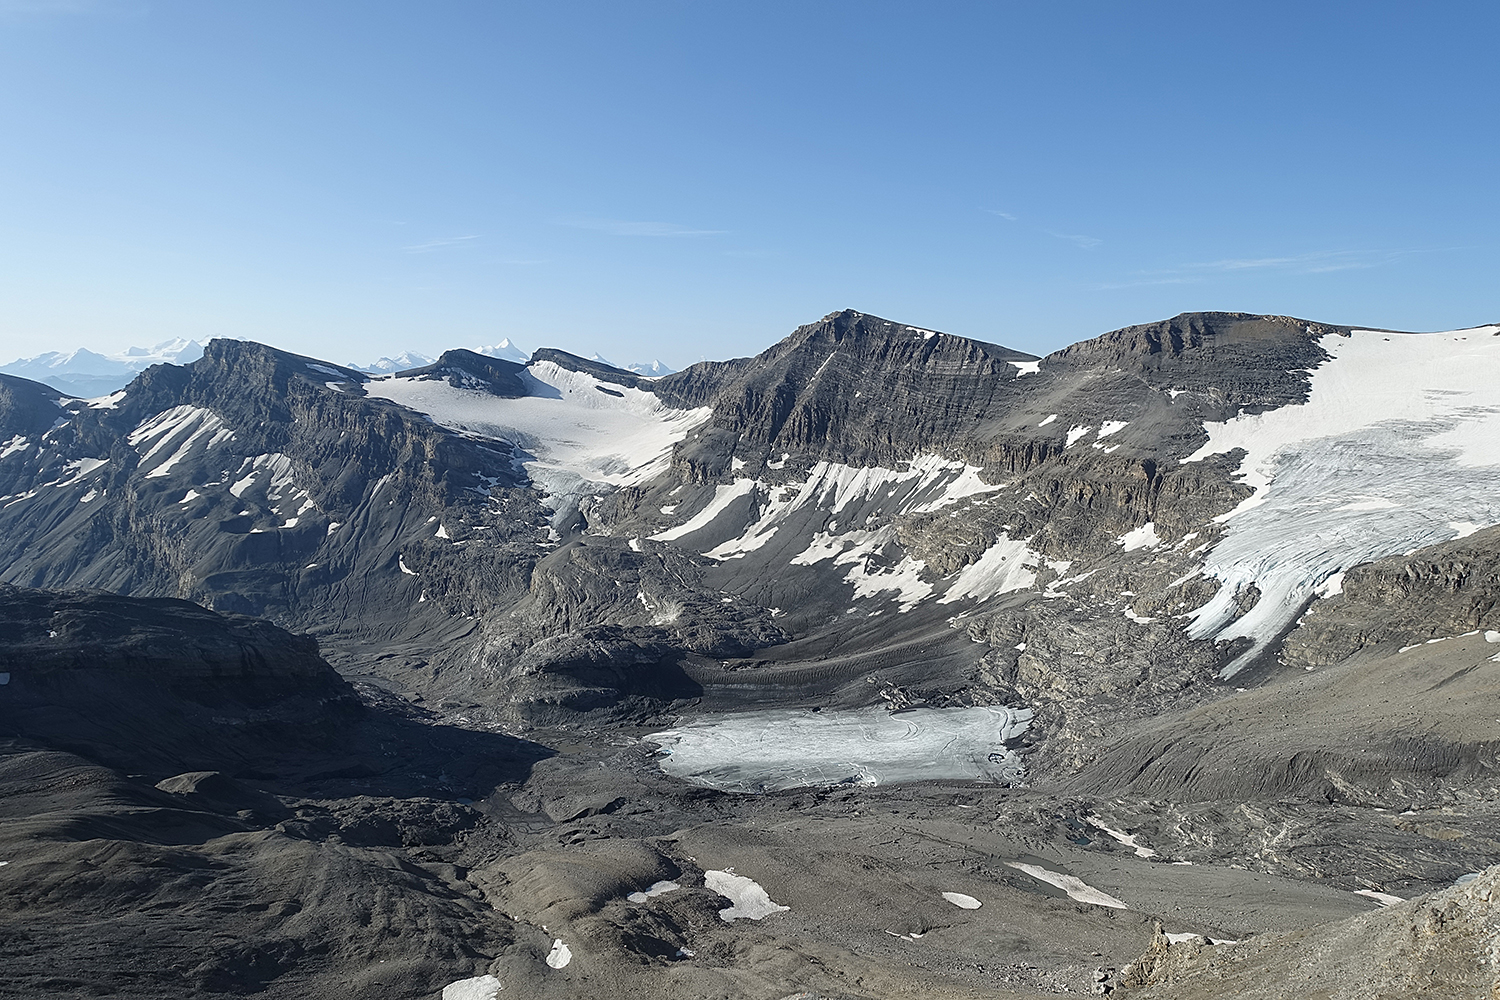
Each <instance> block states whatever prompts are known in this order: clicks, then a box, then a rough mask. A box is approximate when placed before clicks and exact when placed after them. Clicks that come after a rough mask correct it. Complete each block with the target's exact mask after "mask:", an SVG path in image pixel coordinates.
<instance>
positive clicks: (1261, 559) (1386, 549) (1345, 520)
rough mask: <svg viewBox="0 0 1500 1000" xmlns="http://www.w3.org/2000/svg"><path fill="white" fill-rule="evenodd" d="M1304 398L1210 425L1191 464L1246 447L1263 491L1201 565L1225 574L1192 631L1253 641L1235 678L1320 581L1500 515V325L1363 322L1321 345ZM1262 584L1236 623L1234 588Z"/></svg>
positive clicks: (1249, 471)
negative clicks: (1321, 358) (1380, 327)
mask: <svg viewBox="0 0 1500 1000" xmlns="http://www.w3.org/2000/svg"><path fill="white" fill-rule="evenodd" d="M1320 344H1321V346H1322V347H1323V349H1324V350H1325V351H1326V352H1327V353H1328V354H1329V355H1330V360H1328V361H1326V362H1324V363H1323V364H1322V365H1320V366H1319V367H1318V368H1317V369H1315V370H1314V372H1313V377H1312V387H1311V392H1310V394H1309V397H1308V400H1307V402H1306V403H1303V404H1300V405H1295V406H1286V407H1282V408H1280V409H1277V410H1270V411H1267V412H1265V413H1259V414H1242V415H1240V416H1237V417H1234V418H1233V419H1231V420H1228V421H1224V422H1223V423H1213V424H1209V425H1208V426H1207V428H1206V429H1207V430H1208V432H1209V442H1208V444H1206V445H1204V446H1203V447H1202V448H1200V449H1199V450H1198V451H1197V452H1195V453H1194V454H1192V455H1190V456H1188V458H1186V459H1184V460H1183V461H1184V462H1192V461H1197V460H1200V459H1203V458H1206V457H1207V456H1209V455H1214V454H1221V453H1225V452H1229V451H1232V450H1235V449H1244V450H1245V457H1244V459H1243V461H1242V462H1241V464H1240V473H1241V476H1242V477H1243V478H1242V481H1243V482H1245V483H1247V484H1248V485H1250V486H1252V487H1254V490H1255V492H1254V493H1253V494H1252V495H1251V496H1250V497H1248V498H1247V499H1246V500H1245V501H1244V502H1243V503H1241V504H1240V505H1239V506H1238V507H1236V508H1235V509H1234V510H1233V511H1231V512H1229V513H1228V514H1226V515H1223V516H1222V517H1221V518H1220V520H1221V521H1222V522H1224V523H1225V535H1224V538H1223V539H1222V540H1221V541H1220V542H1219V543H1218V544H1217V545H1216V546H1215V547H1214V548H1213V550H1212V551H1211V552H1210V553H1209V554H1208V558H1207V561H1206V563H1205V565H1204V567H1203V572H1204V573H1205V574H1207V575H1209V576H1212V577H1214V578H1216V579H1217V580H1219V581H1220V587H1219V590H1218V592H1217V593H1216V594H1215V596H1214V597H1213V598H1212V599H1211V600H1210V601H1209V602H1208V603H1207V604H1205V605H1204V606H1203V607H1201V608H1199V609H1197V610H1196V611H1195V612H1193V619H1194V620H1193V624H1192V626H1191V628H1190V634H1192V635H1193V637H1194V638H1200V639H1201V638H1216V639H1235V638H1241V637H1244V638H1249V639H1251V640H1252V643H1253V644H1252V646H1251V648H1250V649H1249V650H1247V651H1246V652H1244V653H1243V654H1242V655H1241V656H1239V657H1238V658H1236V659H1235V660H1234V661H1233V662H1231V663H1230V664H1229V665H1228V666H1226V667H1225V668H1224V670H1223V672H1222V675H1223V676H1224V677H1231V676H1233V675H1234V674H1236V673H1238V672H1239V671H1240V670H1242V669H1244V667H1246V666H1247V665H1249V663H1250V662H1251V661H1252V660H1253V659H1254V658H1255V657H1256V656H1257V655H1259V653H1260V652H1261V651H1262V650H1263V649H1265V647H1266V645H1267V644H1268V643H1270V642H1271V641H1272V640H1274V639H1275V637H1276V636H1277V635H1279V634H1280V633H1281V632H1283V631H1284V630H1285V629H1286V628H1288V627H1289V626H1290V625H1291V624H1292V622H1293V621H1294V620H1295V618H1296V617H1297V614H1298V612H1299V611H1300V609H1301V608H1302V607H1303V606H1304V605H1305V604H1306V603H1307V601H1309V600H1311V599H1312V597H1313V596H1314V595H1315V593H1316V592H1317V590H1318V588H1319V586H1320V585H1322V584H1323V583H1324V582H1325V581H1327V580H1329V579H1330V578H1332V577H1334V576H1335V575H1336V574H1338V573H1340V572H1342V571H1343V570H1345V569H1348V568H1349V567H1351V566H1355V565H1357V564H1359V563H1362V562H1367V561H1369V560H1372V559H1379V558H1382V557H1385V556H1389V555H1395V554H1397V553H1400V552H1406V551H1410V550H1412V549H1416V548H1421V547H1422V546H1425V545H1431V544H1434V543H1437V542H1443V541H1447V540H1449V539H1452V538H1454V537H1457V536H1459V535H1462V534H1463V533H1465V532H1467V531H1469V530H1472V527H1473V526H1488V525H1493V524H1500V443H1497V442H1500V327H1481V328H1477V329H1474V330H1460V331H1456V332H1453V333H1442V334H1398V333H1381V332H1377V331H1369V330H1356V331H1354V332H1353V333H1352V334H1351V335H1350V336H1348V337H1341V336H1338V335H1334V334H1330V335H1328V336H1325V337H1323V338H1322V340H1321V341H1320ZM1252 584H1253V585H1254V586H1255V587H1256V588H1258V590H1259V591H1260V598H1259V600H1258V601H1257V603H1256V604H1255V606H1254V607H1253V608H1252V609H1251V610H1250V611H1249V612H1247V613H1246V614H1245V615H1244V616H1243V617H1240V618H1239V619H1238V620H1236V619H1235V615H1236V614H1237V613H1238V605H1237V603H1236V597H1237V595H1239V594H1240V593H1241V592H1242V591H1244V590H1245V589H1246V588H1247V587H1249V586H1251V585H1252Z"/></svg>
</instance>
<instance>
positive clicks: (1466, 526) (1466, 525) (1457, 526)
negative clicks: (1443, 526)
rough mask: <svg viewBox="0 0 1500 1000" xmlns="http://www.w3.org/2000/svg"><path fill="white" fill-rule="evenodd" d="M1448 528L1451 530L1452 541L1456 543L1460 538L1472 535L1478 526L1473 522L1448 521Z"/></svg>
mask: <svg viewBox="0 0 1500 1000" xmlns="http://www.w3.org/2000/svg"><path fill="white" fill-rule="evenodd" d="M1448 527H1450V528H1452V529H1453V540H1454V541H1457V540H1458V539H1460V538H1468V537H1469V536H1470V535H1472V534H1474V532H1476V531H1478V530H1479V528H1480V525H1477V524H1475V523H1474V522H1473V521H1449V522H1448Z"/></svg>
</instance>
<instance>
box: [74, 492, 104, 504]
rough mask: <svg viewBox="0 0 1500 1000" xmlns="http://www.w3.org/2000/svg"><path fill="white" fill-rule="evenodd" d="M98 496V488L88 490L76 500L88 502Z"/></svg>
mask: <svg viewBox="0 0 1500 1000" xmlns="http://www.w3.org/2000/svg"><path fill="white" fill-rule="evenodd" d="M98 497H99V491H98V490H89V491H88V492H87V493H85V494H84V495H83V496H81V497H79V498H78V502H79V503H89V502H91V501H93V500H96V499H98Z"/></svg>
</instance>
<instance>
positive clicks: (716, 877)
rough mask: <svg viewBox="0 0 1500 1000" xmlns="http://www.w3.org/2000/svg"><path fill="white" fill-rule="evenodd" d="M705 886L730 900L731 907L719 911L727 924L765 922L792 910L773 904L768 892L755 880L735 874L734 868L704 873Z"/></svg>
mask: <svg viewBox="0 0 1500 1000" xmlns="http://www.w3.org/2000/svg"><path fill="white" fill-rule="evenodd" d="M703 884H704V885H706V886H708V887H709V888H710V889H712V890H713V891H714V892H717V893H718V894H719V895H721V896H723V897H724V898H725V899H727V900H729V902H730V905H729V906H726V907H725V908H724V909H722V910H720V911H719V919H720V920H722V921H724V922H725V923H726V924H727V923H732V922H733V921H735V920H740V919H746V920H764V919H765V918H766V917H769V916H770V915H771V914H773V913H782V912H784V911H786V910H790V909H791V907H790V906H782V905H781V904H780V903H775V902H772V901H771V897H770V896H769V895H767V894H766V890H764V889H762V888H761V887H760V886H759V885H757V884H756V883H755V881H754V880H752V879H748V878H746V877H745V876H743V875H736V874H734V869H733V868H728V869H725V870H724V871H706V872H704V873H703Z"/></svg>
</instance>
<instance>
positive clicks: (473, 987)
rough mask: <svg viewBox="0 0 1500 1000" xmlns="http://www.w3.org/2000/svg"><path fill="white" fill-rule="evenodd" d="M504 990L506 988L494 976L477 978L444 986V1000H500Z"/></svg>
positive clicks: (461, 980)
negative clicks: (501, 992)
mask: <svg viewBox="0 0 1500 1000" xmlns="http://www.w3.org/2000/svg"><path fill="white" fill-rule="evenodd" d="M503 989H505V987H504V986H503V985H501V983H500V980H498V979H496V978H495V977H494V976H475V977H474V978H473V979H460V980H459V981H458V982H456V983H449V984H448V985H447V986H444V987H443V1000H499V996H500V991H501V990H503Z"/></svg>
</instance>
